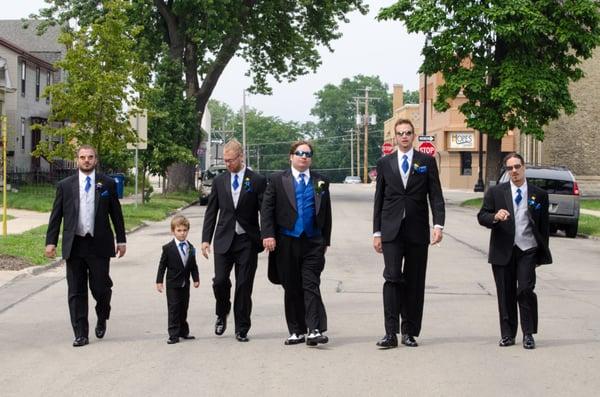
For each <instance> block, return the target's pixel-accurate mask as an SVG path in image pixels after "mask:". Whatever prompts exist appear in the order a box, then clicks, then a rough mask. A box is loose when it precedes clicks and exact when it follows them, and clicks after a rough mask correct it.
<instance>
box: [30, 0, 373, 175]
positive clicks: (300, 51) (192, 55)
mask: <svg viewBox="0 0 600 397" xmlns="http://www.w3.org/2000/svg"><path fill="white" fill-rule="evenodd" d="M51 3H52V4H51V6H50V7H48V8H46V9H44V10H42V11H41V12H40V16H41V17H43V18H48V19H50V20H51V21H59V22H64V21H68V20H69V19H71V18H74V19H75V20H78V21H86V20H90V19H91V20H93V19H94V18H95V17H96V16H97V15H98V14H99V13H102V12H103V8H102V7H101V4H102V1H100V0H96V1H94V0H87V1H77V2H75V1H70V0H51ZM132 7H133V8H132V10H133V11H132V13H133V14H134V15H135V20H136V21H140V22H141V23H143V24H144V30H143V38H142V39H141V40H140V42H139V46H138V49H139V50H140V51H142V52H143V54H144V55H145V59H146V60H147V62H149V63H156V62H157V61H158V58H159V57H160V56H162V55H163V52H162V44H163V43H165V44H167V45H168V48H169V50H168V56H169V57H171V59H172V60H173V61H174V62H179V63H181V64H182V65H183V72H184V76H185V92H186V97H187V98H193V100H194V105H195V112H196V130H197V131H200V125H201V120H202V115H203V113H204V109H205V107H206V105H207V103H208V100H209V99H210V97H211V95H212V92H213V90H214V88H215V86H216V84H217V82H218V80H219V78H220V77H221V74H222V73H223V70H224V69H225V67H226V66H227V64H228V63H229V61H230V60H231V58H232V57H233V56H234V55H238V56H240V57H242V58H243V59H245V60H246V61H247V62H248V63H249V65H250V66H249V70H248V74H249V75H250V76H251V77H252V79H253V82H254V84H253V86H252V87H249V88H250V89H251V90H253V91H255V92H261V93H268V92H270V89H269V86H268V83H267V76H269V75H270V76H273V77H274V78H275V79H276V80H277V81H282V80H289V81H291V80H294V79H295V78H296V77H297V76H300V75H304V74H307V73H309V72H314V71H315V70H316V69H317V67H318V66H319V64H320V55H319V52H318V49H319V48H320V47H321V48H323V47H324V48H327V49H330V50H331V47H330V43H331V42H332V41H333V40H335V39H337V38H338V37H340V33H339V31H338V27H339V23H340V22H347V20H346V17H345V16H346V14H347V13H349V12H351V11H354V10H359V11H360V12H362V13H363V14H364V13H366V12H367V8H366V6H364V5H363V1H362V0H324V1H288V0H271V1H258V0H230V1H205V0H166V1H165V0H153V1H142V0H134V1H132ZM199 144H200V140H199V138H197V139H195V140H194V142H193V145H192V146H191V147H190V148H189V150H190V151H191V152H192V153H196V150H197V148H198V146H199ZM188 182H189V184H192V183H193V180H192V179H189V180H188Z"/></svg>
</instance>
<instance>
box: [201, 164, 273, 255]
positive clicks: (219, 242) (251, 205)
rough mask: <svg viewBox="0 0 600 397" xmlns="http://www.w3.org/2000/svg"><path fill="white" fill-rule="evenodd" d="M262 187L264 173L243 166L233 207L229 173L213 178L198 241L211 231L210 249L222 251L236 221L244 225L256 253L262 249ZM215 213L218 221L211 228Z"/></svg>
mask: <svg viewBox="0 0 600 397" xmlns="http://www.w3.org/2000/svg"><path fill="white" fill-rule="evenodd" d="M266 186H267V180H266V178H265V177H264V176H262V175H259V174H257V173H255V172H253V171H252V170H250V169H248V168H246V171H245V172H244V177H243V178H242V180H241V181H240V197H239V199H238V204H237V207H234V205H233V197H232V196H231V173H229V172H224V173H222V174H220V175H219V176H217V177H216V178H215V179H214V181H213V184H212V189H211V192H210V195H209V196H208V204H207V206H206V212H205V213H204V226H203V228H202V241H203V242H210V241H211V240H212V239H213V232H214V247H213V249H214V252H215V253H216V254H224V253H226V252H227V251H228V250H229V247H230V246H231V243H232V241H233V237H234V235H235V222H236V221H237V222H238V223H239V224H240V226H241V227H242V228H244V230H245V231H246V233H247V234H248V236H249V237H250V239H251V241H252V243H253V246H254V247H255V249H256V250H257V252H261V251H262V250H263V245H262V240H261V238H260V228H259V222H258V213H259V211H260V206H261V202H262V199H263V194H264V192H265V188H266ZM217 213H218V214H219V220H218V222H216V231H215V221H216V220H217Z"/></svg>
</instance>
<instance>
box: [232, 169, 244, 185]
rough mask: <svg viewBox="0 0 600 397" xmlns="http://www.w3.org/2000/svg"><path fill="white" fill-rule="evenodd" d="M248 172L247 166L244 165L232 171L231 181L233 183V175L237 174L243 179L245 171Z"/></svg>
mask: <svg viewBox="0 0 600 397" xmlns="http://www.w3.org/2000/svg"><path fill="white" fill-rule="evenodd" d="M245 172H246V166H245V165H244V166H243V167H242V168H241V169H240V170H239V171H238V172H232V173H231V177H232V179H231V182H232V183H233V176H234V175H237V176H238V180H240V181H241V180H242V178H243V177H244V173H245Z"/></svg>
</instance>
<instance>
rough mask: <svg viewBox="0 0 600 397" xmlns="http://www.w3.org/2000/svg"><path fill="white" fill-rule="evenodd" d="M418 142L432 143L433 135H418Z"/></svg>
mask: <svg viewBox="0 0 600 397" xmlns="http://www.w3.org/2000/svg"><path fill="white" fill-rule="evenodd" d="M417 139H418V140H419V142H433V141H434V140H435V136H433V135H419V136H417Z"/></svg>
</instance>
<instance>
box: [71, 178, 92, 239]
mask: <svg viewBox="0 0 600 397" xmlns="http://www.w3.org/2000/svg"><path fill="white" fill-rule="evenodd" d="M88 176H89V177H90V184H91V187H90V190H89V191H87V192H86V191H85V183H86V182H85V181H86V178H87V177H88ZM95 181H96V171H92V172H91V173H90V174H89V175H86V174H84V173H83V172H81V171H79V216H78V219H77V231H76V233H75V234H77V235H78V236H85V235H86V234H88V233H89V234H90V235H91V236H92V237H93V236H94V195H95V194H96V184H95Z"/></svg>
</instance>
